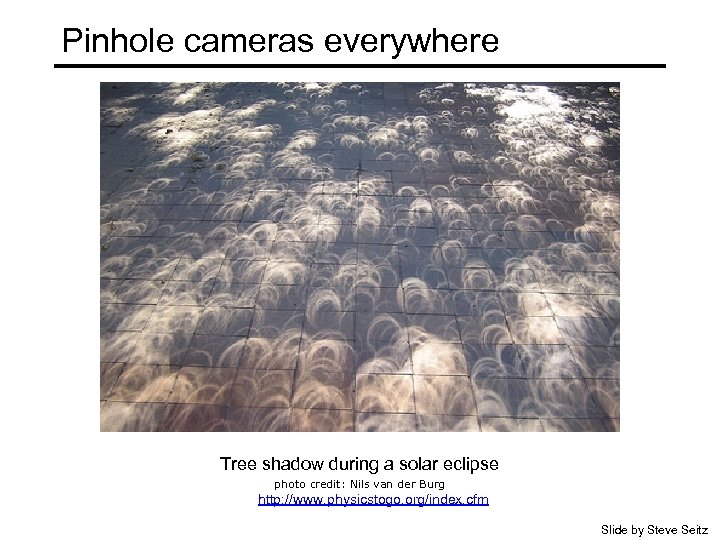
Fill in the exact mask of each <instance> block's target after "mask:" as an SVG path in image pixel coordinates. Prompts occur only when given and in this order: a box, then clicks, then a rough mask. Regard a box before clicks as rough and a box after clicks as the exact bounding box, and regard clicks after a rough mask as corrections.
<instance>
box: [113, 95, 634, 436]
mask: <svg viewBox="0 0 720 540" xmlns="http://www.w3.org/2000/svg"><path fill="white" fill-rule="evenodd" d="M100 94H101V102H100V105H101V111H100V112H101V124H100V135H101V137H100V141H101V182H100V187H101V197H100V203H101V207H100V223H101V230H100V315H101V317H100V325H101V328H100V330H101V353H100V360H101V364H100V366H101V369H100V400H101V405H100V407H101V408H100V422H101V429H103V430H161V431H164V430H194V431H195V430H251V431H265V430H322V431H335V430H350V431H351V430H355V431H372V430H391V431H405V430H409V431H415V430H424V431H428V430H429V431H442V430H470V431H477V430H482V431H497V430H502V431H507V430H509V431H519V430H530V431H535V430H537V431H541V430H545V431H589V430H617V429H619V372H620V362H619V360H620V348H619V345H620V334H619V321H620V302H619V289H620V274H619V272H620V268H619V206H620V198H619V190H620V178H619V163H620V162H619V142H620V132H619V89H618V88H617V85H599V84H585V85H582V84H579V85H570V84H563V85H505V84H491V85H486V84H467V85H463V84H439V83H426V84H420V83H412V84H396V83H392V84H382V83H373V84H366V83H358V84H274V83H273V84H159V83H151V84H130V83H118V84H103V85H101V89H100Z"/></svg>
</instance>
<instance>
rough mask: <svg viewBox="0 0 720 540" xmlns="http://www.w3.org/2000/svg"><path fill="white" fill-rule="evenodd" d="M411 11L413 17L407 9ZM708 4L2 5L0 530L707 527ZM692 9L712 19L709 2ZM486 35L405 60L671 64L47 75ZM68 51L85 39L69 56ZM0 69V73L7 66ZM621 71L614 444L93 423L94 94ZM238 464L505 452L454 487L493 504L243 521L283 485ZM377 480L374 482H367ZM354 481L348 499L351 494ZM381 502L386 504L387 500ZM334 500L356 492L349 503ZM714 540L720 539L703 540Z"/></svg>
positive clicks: (713, 269)
mask: <svg viewBox="0 0 720 540" xmlns="http://www.w3.org/2000/svg"><path fill="white" fill-rule="evenodd" d="M403 4H405V5H407V7H405V8H403V7H402V5H403ZM699 5H700V3H699V2H683V3H681V4H677V5H663V4H662V3H657V2H628V1H623V2H614V1H607V0H605V1H603V2H582V3H581V2H549V1H546V2H524V1H523V2H520V1H517V2H512V3H509V2H495V3H489V2H467V3H465V2H436V3H430V2H424V3H419V2H413V3H409V2H387V1H384V2H371V1H363V2H359V3H357V2H353V3H351V2H347V1H345V2H340V1H334V2H326V3H324V2H315V3H310V2H284V1H282V2H281V1H275V2H261V3H258V4H255V3H252V2H228V3H221V2H178V1H175V2H148V1H145V2H134V1H123V2H116V3H106V2H103V3H99V2H98V3H90V2H87V3H85V2H70V3H55V4H53V5H52V6H51V7H44V6H42V5H38V4H33V5H30V4H25V5H22V6H19V8H18V7H17V6H16V9H19V10H20V11H21V12H22V13H20V14H19V16H18V14H17V13H15V14H13V13H10V12H6V13H5V15H4V19H5V20H4V24H3V27H4V28H3V41H2V51H3V52H2V54H3V62H4V63H5V65H6V72H5V74H4V75H3V82H2V98H3V99H2V104H3V106H4V108H3V117H2V120H3V121H2V134H3V142H4V145H3V147H4V150H5V152H4V155H3V165H4V167H3V169H2V176H1V178H2V181H3V182H4V186H3V197H2V199H0V200H2V205H3V211H2V212H0V214H1V215H2V221H3V231H4V238H3V240H4V241H3V246H2V247H3V249H2V253H3V264H2V266H1V267H2V272H3V276H2V283H3V291H4V300H5V302H4V310H3V311H4V313H5V315H6V316H5V317H3V324H2V326H3V329H4V331H3V336H4V344H5V345H6V346H5V347H4V348H3V349H4V352H3V354H2V357H3V360H4V362H3V364H4V368H5V369H4V371H3V377H2V381H3V383H4V384H3V385H2V388H3V393H2V396H3V398H4V399H3V401H4V407H3V409H2V410H3V427H4V431H5V437H4V440H5V442H4V444H3V450H2V452H3V462H2V465H3V477H4V478H3V480H2V490H3V492H4V495H5V499H6V502H5V503H4V508H3V514H4V518H3V524H2V525H0V527H2V528H3V529H7V530H6V531H5V533H4V534H2V536H4V537H6V538H18V537H20V538H22V537H27V538H47V537H54V536H62V537H68V538H128V537H132V538H173V539H180V538H215V537H219V536H222V537H224V538H233V537H237V538H242V537H248V536H263V537H268V538H283V537H288V536H289V535H294V536H300V537H314V538H338V537H342V538H348V539H350V538H368V537H387V536H397V535H402V536H407V537H411V538H434V537H438V536H453V537H457V536H461V537H465V536H472V537H482V536H485V537H487V538H553V539H564V538H600V537H603V536H602V535H601V534H600V527H601V525H602V524H603V523H609V524H623V525H625V526H628V527H629V526H630V525H633V524H634V525H640V526H643V527H646V526H647V524H649V523H656V524H659V525H664V526H677V527H680V526H681V525H682V524H684V523H685V524H691V525H692V524H701V525H704V526H708V527H710V533H711V535H712V536H716V535H717V532H718V527H719V526H720V524H719V523H718V519H717V515H718V511H717V507H716V504H717V495H716V484H717V479H718V478H717V465H716V459H717V449H718V445H717V443H716V442H715V435H716V434H717V424H718V420H717V418H718V411H717V405H716V391H715V390H716V387H717V384H718V378H717V361H718V353H717V342H718V335H717V334H718V331H717V328H716V327H717V324H716V323H717V320H718V315H717V302H716V301H717V283H716V276H717V275H718V273H719V271H718V261H717V257H716V253H717V244H718V240H717V233H716V230H715V228H714V225H715V224H716V223H717V208H716V205H717V201H718V195H719V193H718V187H717V181H718V167H717V163H716V159H717V157H716V156H717V141H718V140H719V138H718V129H717V127H718V113H717V108H718V98H717V94H718V87H717V85H716V84H715V76H716V73H717V63H716V54H713V53H711V51H715V52H716V51H717V46H716V44H715V42H714V40H713V38H712V36H713V34H714V33H715V32H714V28H712V22H713V19H714V17H712V16H711V15H710V13H708V12H703V10H702V9H701V8H699V7H698V6H699ZM706 5H709V3H707V4H706ZM76 26H77V27H82V28H85V27H89V28H90V29H91V31H96V32H109V31H110V28H111V27H113V26H115V27H116V28H118V29H119V30H122V31H125V32H127V33H135V32H141V31H146V29H147V28H149V27H151V26H152V27H154V28H155V30H156V32H158V33H159V32H166V33H170V34H172V35H173V36H174V37H175V38H176V44H177V45H179V46H177V47H176V48H175V50H174V51H173V52H172V53H169V54H158V55H148V54H128V55H119V54H116V55H101V54H85V53H82V52H77V53H68V54H64V53H63V52H62V46H63V43H62V30H63V28H64V27H76ZM433 26H435V27H437V28H438V30H439V31H442V32H445V33H450V34H452V33H456V32H462V33H472V32H477V33H487V32H491V33H494V34H496V35H497V36H498V37H499V40H500V48H499V51H498V52H496V53H494V54H483V53H478V54H476V55H474V56H473V55H470V54H469V53H465V54H449V55H438V56H433V55H409V56H405V55H403V56H401V57H400V59H399V61H407V62H420V63H428V62H475V63H481V62H498V63H513V62H522V63H532V62H552V63H560V62H562V63H571V62H583V63H585V62H597V63H610V62H643V63H645V62H648V63H650V62H652V63H667V65H668V68H667V69H664V70H637V69H628V70H623V69H598V70H591V69H576V70H533V69H505V70H499V69H497V70H473V69H468V70H456V69H447V70H427V69H422V68H418V69H417V70H415V69H412V70H353V69H338V70H323V69H312V70H309V69H282V70H279V69H271V70H252V69H244V70H162V71H160V70H109V69H102V70H59V69H53V63H56V62H251V61H254V62H293V61H295V62H302V61H305V62H389V61H390V58H389V56H382V55H380V54H379V53H375V54H361V53H358V52H356V53H355V54H353V55H346V56H343V55H341V54H334V55H330V54H329V53H324V54H323V47H322V39H323V36H324V35H325V34H326V33H329V32H336V33H343V32H347V33H355V32H361V33H365V32H374V33H382V32H394V33H396V34H402V33H404V32H410V33H413V32H415V33H417V32H428V31H430V30H431V28H432V27H433ZM189 32H196V33H200V34H202V33H207V32H214V33H222V32H233V33H247V34H250V33H271V32H272V33H284V32H289V33H296V34H299V33H309V34H312V35H313V37H314V40H313V42H314V44H315V49H314V51H313V52H312V53H310V54H306V55H301V54H296V55H288V54H278V53H275V54H273V55H264V54H245V55H242V54H238V55H232V54H228V55H221V54H201V53H197V54H189V53H183V49H182V46H181V39H182V37H183V36H184V35H185V34H186V33H189ZM78 50H79V48H78ZM8 68H9V71H8ZM146 80H158V81H315V80H323V81H326V80H348V81H428V80H430V81H432V80H436V81H479V82H489V81H515V82H522V81H620V83H621V107H622V110H621V126H622V127H621V144H622V150H621V153H622V175H621V178H622V195H621V201H622V205H621V206H622V227H621V230H622V273H623V275H622V310H623V319H622V334H623V344H622V373H621V380H622V409H621V410H622V413H621V417H622V425H621V432H620V433H615V434H603V433H574V434H573V433H570V434H520V433H518V434H477V433H475V434H472V433H468V434H401V433H396V434H299V433H289V434H262V433H247V434H243V433H228V434H173V433H169V434H108V433H100V432H99V430H98V425H99V422H98V414H99V413H98V402H97V399H98V398H97V389H98V383H97V379H98V341H99V340H98V331H97V329H98V323H99V313H98V301H97V297H98V287H97V264H98V259H97V256H98V255H97V254H98V246H97V243H98V234H97V233H98V219H97V216H98V195H99V182H98V171H99V137H98V133H99V130H98V125H99V122H98V108H99V84H98V83H99V82H100V81H146ZM221 455H230V456H233V457H236V458H243V457H244V458H255V459H258V460H260V459H262V458H269V457H271V456H277V457H283V458H292V457H296V456H301V457H306V458H315V459H325V460H328V459H330V458H332V457H333V456H336V455H337V456H339V457H341V458H354V457H361V458H380V459H401V458H414V457H418V456H423V457H428V458H440V459H444V458H455V457H462V456H470V457H473V458H496V459H498V460H499V461H500V470H499V471H497V472H494V473H482V474H476V475H473V476H470V475H468V474H465V473H461V472H453V473H443V474H440V473H435V474H430V473H427V474H421V473H399V472H397V473H395V474H394V475H382V476H383V478H382V479H384V480H393V481H396V480H398V479H401V478H402V479H407V480H415V481H418V480H420V479H425V480H442V481H445V485H446V492H447V493H449V494H451V495H452V494H471V493H478V494H481V495H486V496H488V497H490V501H491V504H492V506H491V507H490V508H390V509H387V508H347V509H344V508H257V507H256V506H255V505H256V504H257V494H258V493H259V492H260V493H262V492H267V493H270V492H272V483H273V482H274V481H275V480H277V479H280V478H285V479H295V478H297V479H304V480H306V481H309V480H311V479H332V478H340V479H342V480H345V481H346V482H348V483H349V480H350V479H355V478H365V479H369V480H373V479H377V478H374V477H372V476H370V475H367V474H365V475H353V474H334V473H328V474H324V475H321V476H319V477H310V476H303V475H302V474H290V475H287V474H283V475H279V474H272V473H265V472H261V471H257V472H254V473H249V472H234V473H231V472H224V471H223V470H222V467H221V462H220V460H219V459H218V458H219V456H221ZM377 476H378V477H380V476H381V475H377ZM349 491H351V490H349ZM394 493H396V492H393V494H394ZM345 494H348V493H345ZM712 536H711V537H712Z"/></svg>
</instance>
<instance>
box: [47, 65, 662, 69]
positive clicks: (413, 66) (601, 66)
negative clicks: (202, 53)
mask: <svg viewBox="0 0 720 540" xmlns="http://www.w3.org/2000/svg"><path fill="white" fill-rule="evenodd" d="M54 67H55V68H72V69H101V68H102V69H127V68H153V69H166V68H175V69H191V68H192V69H200V68H211V69H216V68H231V69H245V68H248V69H266V68H271V69H272V68H276V69H291V68H313V69H315V68H328V69H339V68H350V69H353V68H354V69H375V68H377V69H382V68H393V69H398V68H410V69H412V68H415V69H504V68H537V69H556V68H560V69H562V68H571V69H579V68H592V69H597V68H602V69H616V68H632V69H658V68H659V69H665V68H666V67H667V64H55V65H54Z"/></svg>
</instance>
